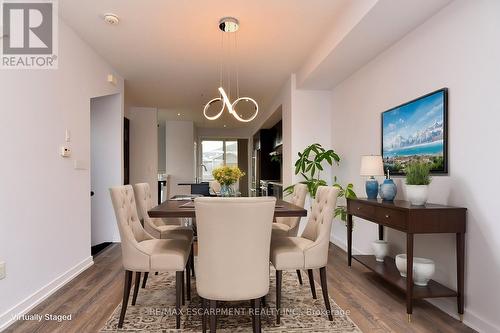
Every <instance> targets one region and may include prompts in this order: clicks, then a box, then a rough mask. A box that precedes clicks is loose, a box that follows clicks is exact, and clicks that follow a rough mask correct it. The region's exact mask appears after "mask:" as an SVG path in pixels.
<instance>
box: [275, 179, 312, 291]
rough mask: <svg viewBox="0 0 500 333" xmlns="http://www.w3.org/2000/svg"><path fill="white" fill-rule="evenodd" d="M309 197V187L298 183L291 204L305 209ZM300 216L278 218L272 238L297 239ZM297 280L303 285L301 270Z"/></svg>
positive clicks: (298, 271)
mask: <svg viewBox="0 0 500 333" xmlns="http://www.w3.org/2000/svg"><path fill="white" fill-rule="evenodd" d="M306 196H307V185H305V184H301V183H297V184H295V186H294V187H293V193H292V195H291V196H290V203H292V204H294V205H296V206H299V207H304V204H305V201H306ZM300 219H301V218H300V217H299V216H291V217H277V218H276V223H273V232H272V237H295V236H297V233H298V231H299V223H300ZM297 278H298V279H299V283H300V284H302V275H301V273H300V270H299V269H298V270H297Z"/></svg>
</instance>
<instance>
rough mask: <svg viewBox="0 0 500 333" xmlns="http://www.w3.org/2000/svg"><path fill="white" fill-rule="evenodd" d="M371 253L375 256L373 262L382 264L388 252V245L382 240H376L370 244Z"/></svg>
mask: <svg viewBox="0 0 500 333" xmlns="http://www.w3.org/2000/svg"><path fill="white" fill-rule="evenodd" d="M372 247H373V253H374V254H375V260H377V261H378V262H384V258H385V257H386V256H387V253H388V252H389V244H387V242H386V241H383V240H376V241H374V242H373V243H372Z"/></svg>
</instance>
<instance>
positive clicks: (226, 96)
mask: <svg viewBox="0 0 500 333" xmlns="http://www.w3.org/2000/svg"><path fill="white" fill-rule="evenodd" d="M239 26H240V25H239V22H238V20H237V19H236V18H234V17H223V18H222V19H220V21H219V29H220V30H221V33H222V42H221V48H222V50H221V51H222V54H224V52H225V49H224V42H225V40H226V39H227V44H228V53H229V57H228V59H229V61H231V60H232V58H233V55H232V54H231V37H233V36H234V39H233V41H234V51H235V53H236V50H237V46H238V45H237V37H236V36H237V34H236V32H237V31H238V29H239ZM226 37H227V38H226ZM234 58H237V55H236V56H234ZM224 77H225V73H224V56H222V57H221V64H220V79H219V89H218V91H219V97H216V98H214V99H212V100H210V101H208V103H207V104H205V107H204V108H203V115H204V116H205V118H207V119H208V120H216V119H218V118H219V117H220V116H221V115H222V113H223V112H224V109H225V108H227V110H228V112H229V113H230V114H232V115H233V117H234V118H236V120H238V121H241V122H250V121H252V120H254V119H255V117H257V114H258V113H259V105H258V104H257V102H256V101H255V100H254V99H253V98H250V97H240V89H239V73H238V68H236V99H235V100H234V101H233V102H232V103H231V99H230V98H231V64H230V63H228V64H227V80H226V82H224ZM224 83H226V88H227V89H228V93H226V91H225V90H224ZM217 102H221V103H222V107H221V109H220V110H219V112H218V113H217V114H216V115H214V116H209V115H208V114H207V111H208V109H209V108H210V107H211V106H212V105H213V104H215V103H217ZM240 102H248V103H251V104H253V108H254V111H253V113H252V115H251V116H250V117H244V116H243V114H241V113H238V111H237V110H236V106H237V105H238V103H240Z"/></svg>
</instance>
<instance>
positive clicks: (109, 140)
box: [90, 94, 123, 246]
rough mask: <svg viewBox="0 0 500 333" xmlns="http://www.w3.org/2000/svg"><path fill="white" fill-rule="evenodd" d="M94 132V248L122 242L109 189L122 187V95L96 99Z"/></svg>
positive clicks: (92, 107) (92, 117) (92, 118)
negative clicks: (103, 244) (102, 244)
mask: <svg viewBox="0 0 500 333" xmlns="http://www.w3.org/2000/svg"><path fill="white" fill-rule="evenodd" d="M90 130H91V137H90V141H91V147H90V149H91V157H90V159H91V168H90V174H91V176H90V179H91V189H92V191H93V192H94V196H92V197H91V199H90V200H91V244H92V246H94V245H97V244H101V243H104V242H119V241H120V234H119V233H118V227H117V225H116V219H115V213H114V211H113V205H112V204H111V200H109V188H110V187H112V186H116V185H118V184H121V183H122V173H123V162H122V147H123V107H122V97H121V95H120V94H115V95H109V96H102V97H96V98H92V100H91V101H90Z"/></svg>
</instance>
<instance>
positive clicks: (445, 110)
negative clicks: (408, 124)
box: [380, 87, 449, 176]
mask: <svg viewBox="0 0 500 333" xmlns="http://www.w3.org/2000/svg"><path fill="white" fill-rule="evenodd" d="M438 93H442V96H443V97H442V105H443V114H442V117H443V124H442V126H443V134H442V140H443V145H442V156H443V166H442V168H440V169H433V170H431V174H432V175H448V173H449V160H448V144H449V142H448V130H449V127H448V98H449V96H448V95H449V90H448V88H446V87H445V88H441V89H437V90H435V91H432V92H430V93H428V94H425V95H422V96H419V97H417V98H414V99H412V100H411V101H408V102H405V103H403V104H400V105H398V106H395V107H393V108H390V109H388V110H386V111H384V112H382V113H381V114H380V124H381V126H380V127H381V130H380V132H381V141H380V155H381V156H382V159H383V161H384V170H386V171H387V166H386V159H385V158H384V157H385V156H384V125H385V124H384V115H387V114H389V113H390V112H394V111H396V110H398V109H401V108H404V107H408V106H409V105H411V104H414V103H417V102H420V101H422V100H424V99H426V98H428V97H430V96H432V95H436V94H438ZM410 156H411V157H414V156H419V155H407V157H410ZM391 175H393V176H404V172H403V171H402V170H397V171H394V170H391Z"/></svg>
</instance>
